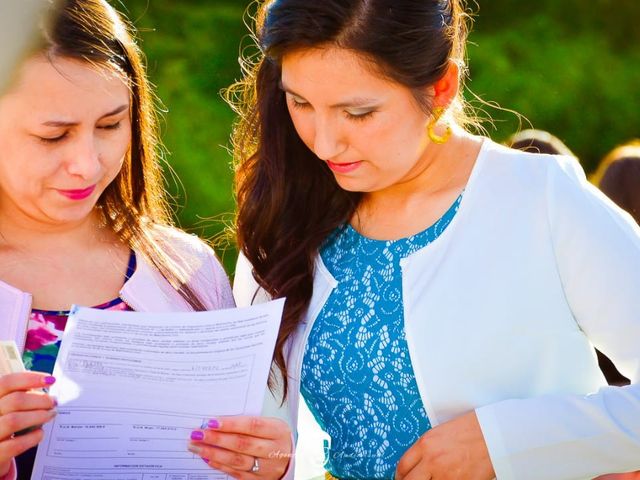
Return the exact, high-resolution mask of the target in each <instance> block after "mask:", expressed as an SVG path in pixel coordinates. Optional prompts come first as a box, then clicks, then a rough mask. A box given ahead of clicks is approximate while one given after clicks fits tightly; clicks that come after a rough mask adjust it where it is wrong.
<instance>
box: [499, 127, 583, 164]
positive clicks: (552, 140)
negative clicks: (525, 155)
mask: <svg viewBox="0 0 640 480" xmlns="http://www.w3.org/2000/svg"><path fill="white" fill-rule="evenodd" d="M505 145H507V146H508V147H511V148H515V149H516V150H522V151H523V152H531V153H547V154H551V155H569V156H570V157H575V155H574V154H573V152H572V151H571V150H570V149H569V147H567V146H566V145H565V144H564V143H563V142H562V140H560V139H559V138H558V137H556V136H554V135H552V134H551V133H549V132H546V131H544V130H536V129H533V128H532V129H527V130H522V131H520V132H517V133H514V134H513V135H511V136H510V137H509V138H508V139H507V141H506V142H505Z"/></svg>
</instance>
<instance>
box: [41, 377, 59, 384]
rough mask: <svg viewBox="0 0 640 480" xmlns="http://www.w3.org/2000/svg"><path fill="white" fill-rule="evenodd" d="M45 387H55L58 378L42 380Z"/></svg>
mask: <svg viewBox="0 0 640 480" xmlns="http://www.w3.org/2000/svg"><path fill="white" fill-rule="evenodd" d="M42 381H43V382H44V384H45V385H53V384H54V383H56V377H52V376H48V377H44V378H43V379H42Z"/></svg>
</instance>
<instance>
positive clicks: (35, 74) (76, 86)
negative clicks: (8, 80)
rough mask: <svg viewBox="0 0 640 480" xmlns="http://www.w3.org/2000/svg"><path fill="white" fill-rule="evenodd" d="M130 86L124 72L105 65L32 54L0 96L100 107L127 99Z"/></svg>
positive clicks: (44, 105)
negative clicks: (11, 83) (10, 85)
mask: <svg viewBox="0 0 640 480" xmlns="http://www.w3.org/2000/svg"><path fill="white" fill-rule="evenodd" d="M128 99H129V86H128V82H127V81H126V78H125V76H124V75H123V74H121V73H120V72H118V71H117V70H115V69H112V68H108V67H106V66H98V65H93V64H90V63H88V62H82V61H79V60H75V59H69V58H64V57H53V58H47V57H44V56H41V55H38V56H35V57H32V58H30V59H28V60H27V61H25V62H24V64H23V65H22V66H21V68H20V71H19V72H18V76H17V78H16V81H15V82H14V84H13V85H12V87H11V88H10V89H9V91H8V92H7V93H6V94H5V95H4V96H3V97H2V100H6V101H13V102H14V103H16V102H17V103H19V104H20V105H24V106H31V107H33V109H34V110H35V111H36V112H42V111H46V110H49V109H50V110H60V109H61V108H63V110H64V109H69V110H73V108H74V107H81V106H82V107H83V108H84V109H85V110H89V111H90V110H92V109H96V110H102V109H104V108H105V107H107V108H108V107H109V106H112V105H114V103H118V102H120V103H127V102H128Z"/></svg>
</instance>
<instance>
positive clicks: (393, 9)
mask: <svg viewBox="0 0 640 480" xmlns="http://www.w3.org/2000/svg"><path fill="white" fill-rule="evenodd" d="M466 17H467V16H466V14H465V13H464V9H463V7H462V3H461V0H322V1H314V2H310V1H308V0H274V1H270V2H265V3H263V4H262V5H261V6H260V8H259V12H258V15H257V22H256V40H257V43H258V45H259V48H260V51H261V54H260V55H259V56H258V59H257V62H256V63H255V64H254V65H245V78H244V80H243V81H241V82H239V83H238V84H236V85H234V86H233V87H231V89H230V90H229V92H228V99H229V101H230V102H231V103H232V105H233V106H234V107H235V109H236V111H237V112H238V113H239V115H240V119H239V121H238V122H237V124H236V126H235V129H234V137H233V139H234V154H235V161H236V196H237V202H238V211H237V221H236V229H237V238H238V243H239V247H240V249H241V251H242V253H243V254H244V255H245V256H246V257H247V259H248V260H249V262H250V263H251V265H252V266H253V275H254V277H255V279H256V281H257V282H258V284H259V285H260V286H261V287H262V288H264V289H265V290H266V291H267V292H268V293H269V294H270V295H271V296H272V297H286V298H287V302H286V306H285V312H284V318H283V321H282V324H281V328H280V332H279V336H278V340H277V344H276V352H275V354H274V361H275V364H276V365H277V367H278V369H279V370H280V372H281V374H282V381H283V389H284V395H285V397H286V392H287V370H286V369H287V366H286V362H285V357H284V347H285V344H286V342H287V339H288V338H289V337H290V336H291V334H292V333H293V332H294V331H295V329H296V327H297V326H298V324H299V323H300V321H301V319H302V318H303V316H304V314H305V312H306V310H307V308H308V306H309V301H310V299H311V295H312V290H313V274H314V262H315V258H316V256H317V254H318V250H319V248H320V246H321V245H322V243H323V241H324V240H325V239H326V238H327V236H328V235H329V234H330V233H331V232H332V231H333V230H334V229H336V228H337V227H338V226H340V225H342V224H344V223H345V222H346V221H348V220H349V219H350V218H351V216H352V215H353V214H354V212H355V209H356V207H357V206H358V203H359V201H360V194H359V193H352V192H347V191H344V190H342V189H341V188H340V187H339V186H338V185H337V183H336V181H335V179H334V177H333V174H332V173H331V172H330V171H329V169H328V168H327V167H326V165H325V164H324V162H321V161H319V160H318V158H317V157H316V156H315V155H314V154H313V152H311V151H310V150H309V149H308V148H307V147H306V146H305V145H304V144H303V143H302V141H301V140H300V138H299V137H298V135H297V133H296V131H295V129H294V126H293V123H292V121H291V118H290V116H289V113H288V111H287V105H286V102H285V96H284V92H283V91H282V90H281V89H280V87H279V83H280V77H281V60H282V57H283V56H284V55H285V54H287V53H288V52H292V51H294V50H298V49H305V48H313V47H322V46H327V45H333V46H337V47H339V48H345V49H350V50H352V51H354V52H355V53H357V54H358V55H360V56H361V57H362V58H364V59H365V60H366V61H368V63H369V65H371V67H373V69H374V71H376V72H378V73H379V74H380V75H382V76H384V77H386V78H388V79H390V80H392V81H394V82H397V83H399V84H401V85H404V86H406V87H407V88H409V89H410V90H411V91H412V92H413V94H414V97H415V99H416V101H417V102H418V104H419V105H420V106H422V107H423V108H424V109H425V111H427V112H429V111H430V109H431V105H430V101H431V99H430V98H428V97H427V95H426V94H425V93H424V92H425V87H428V86H430V85H432V84H434V83H435V82H436V81H437V80H439V79H440V78H441V77H442V76H443V75H444V74H445V72H446V70H447V68H448V65H449V62H452V61H453V62H456V63H457V64H458V66H459V67H460V72H461V80H462V76H463V75H464V71H465V69H464V50H465V41H466V34H467V29H466V22H465V19H466ZM462 107H463V102H462V96H461V94H459V96H458V98H457V99H456V100H455V101H454V104H453V105H452V107H451V110H453V111H454V112H456V113H457V115H456V118H458V122H459V123H464V116H463V108H462ZM272 381H273V379H272ZM283 400H284V399H283Z"/></svg>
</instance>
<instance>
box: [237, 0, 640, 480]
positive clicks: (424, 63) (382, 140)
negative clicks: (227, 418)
mask: <svg viewBox="0 0 640 480" xmlns="http://www.w3.org/2000/svg"><path fill="white" fill-rule="evenodd" d="M466 17H467V16H466V14H465V10H464V6H463V3H462V2H461V1H459V0H438V1H436V0H426V1H425V0H393V1H389V0H366V1H365V0H324V1H322V2H309V1H307V0H274V1H267V2H263V3H262V4H261V8H260V11H259V14H258V17H257V19H258V21H257V25H256V38H257V41H258V43H259V47H260V51H261V52H262V55H261V56H260V57H258V58H257V60H256V62H255V65H254V66H253V68H251V66H249V65H247V66H246V67H247V68H246V70H245V72H246V76H245V79H244V81H243V82H240V84H238V85H236V87H234V88H232V89H231V90H230V92H229V94H230V95H232V96H233V94H234V93H235V94H237V96H235V97H233V98H235V99H236V100H239V101H238V102H237V103H235V104H234V105H235V107H236V108H237V111H238V112H239V114H240V121H239V123H238V124H237V125H236V130H235V136H234V139H235V155H236V159H235V160H236V167H237V170H236V171H237V177H236V179H237V185H236V193H237V199H238V214H237V233H238V242H239V247H240V250H241V256H240V258H239V260H238V266H237V270H236V277H235V283H234V294H235V296H236V301H237V303H238V305H240V306H244V305H248V304H251V303H254V302H259V301H264V300H267V299H269V298H276V297H286V299H287V303H286V306H285V313H284V318H283V322H282V324H281V330H280V333H279V338H278V342H277V347H276V348H277V351H276V355H275V364H276V366H277V367H278V370H279V375H278V377H277V381H276V382H273V383H274V386H275V387H276V388H275V389H274V392H273V395H272V396H271V397H270V398H269V399H268V400H269V401H270V402H267V405H266V406H265V411H267V410H268V409H272V410H273V411H277V412H278V413H279V414H280V415H281V416H282V417H283V418H286V419H287V420H288V422H289V423H290V425H291V428H292V429H293V430H294V431H295V432H297V433H299V434H300V435H299V438H298V443H297V448H296V457H295V458H296V462H298V463H299V464H301V466H302V464H303V463H304V464H306V465H304V466H305V468H306V471H305V472H304V474H303V473H302V470H300V473H299V474H298V475H297V476H296V479H301V480H302V479H306V478H308V477H309V476H318V475H321V476H323V477H325V478H327V479H332V478H339V479H391V478H395V479H396V480H418V479H420V480H422V479H434V480H442V479H456V480H465V479H474V480H483V479H487V480H488V479H491V478H494V477H497V478H498V479H501V480H504V479H514V480H528V479H532V480H533V479H536V480H542V479H544V480H568V479H586V478H592V477H595V476H597V475H601V474H607V473H610V472H628V471H633V470H637V469H640V386H639V385H638V384H636V383H635V382H638V381H639V380H640V349H639V348H638V345H640V316H639V315H638V312H639V311H640V296H639V295H638V294H637V292H638V289H637V286H638V285H640V228H638V226H637V225H636V224H635V223H634V222H632V221H631V220H630V219H629V218H628V216H626V215H624V214H623V213H622V212H621V211H620V209H619V208H618V207H616V206H615V205H613V204H612V203H611V202H608V201H605V200H604V199H603V198H602V196H601V194H600V193H599V192H598V191H597V190H596V189H595V188H594V187H593V185H591V184H589V182H588V181H587V180H586V178H585V174H584V172H583V170H582V168H581V167H580V165H579V163H578V161H577V160H576V159H575V158H573V157H570V156H555V155H540V154H531V153H526V152H519V151H516V150H513V149H509V148H506V147H504V146H501V145H498V144H496V143H494V142H492V141H491V140H490V139H488V138H486V137H482V136H476V135H473V134H471V133H469V130H468V129H467V128H465V127H466V126H469V124H470V122H469V120H468V117H466V116H465V114H464V102H463V97H462V80H463V79H464V76H465V75H464V74H465V63H464V60H465V43H466V31H467V30H466ZM497 81H499V80H497ZM593 345H595V346H597V347H598V348H601V349H602V350H603V351H604V352H606V353H607V354H609V355H610V356H611V358H613V359H614V360H615V362H616V364H617V365H619V367H620V368H621V370H622V371H623V372H624V373H625V374H627V375H629V376H630V378H631V379H632V381H633V382H634V384H633V385H631V386H628V387H610V386H607V385H606V380H605V378H604V377H603V375H602V373H601V372H600V370H599V368H598V365H597V362H596V356H595V354H594V350H593ZM301 397H302V398H301ZM283 402H284V403H283ZM305 404H306V405H307V406H308V409H306V407H305ZM305 410H308V411H309V412H310V415H312V416H313V417H314V418H315V421H316V422H312V423H310V424H308V425H306V424H304V422H302V421H301V418H303V416H302V415H303V413H304V412H305ZM303 427H304V428H305V430H306V431H305V432H304V433H303ZM312 437H313V438H314V439H315V438H317V439H319V441H317V442H316V441H312V442H311V444H310V443H309V442H308V441H307V440H308V439H309V438H312ZM323 439H324V441H325V443H324V445H323ZM308 447H311V448H308ZM323 450H325V451H326V458H327V461H326V463H323V459H324V452H323ZM309 459H311V462H313V459H318V461H317V463H316V464H315V465H314V464H311V465H308V463H309V462H308V460H309ZM324 470H326V472H325V473H323V471H324ZM629 475H634V474H631V473H629V474H621V476H620V478H624V477H625V476H626V477H629ZM289 478H290V477H289Z"/></svg>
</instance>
